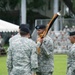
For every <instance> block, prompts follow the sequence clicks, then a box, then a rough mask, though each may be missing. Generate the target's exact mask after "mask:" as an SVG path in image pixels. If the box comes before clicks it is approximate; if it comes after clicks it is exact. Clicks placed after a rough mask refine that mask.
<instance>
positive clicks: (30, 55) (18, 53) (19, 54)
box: [7, 37, 38, 75]
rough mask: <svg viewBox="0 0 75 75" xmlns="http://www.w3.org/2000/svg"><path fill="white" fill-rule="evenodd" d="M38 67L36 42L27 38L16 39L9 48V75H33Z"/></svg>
mask: <svg viewBox="0 0 75 75" xmlns="http://www.w3.org/2000/svg"><path fill="white" fill-rule="evenodd" d="M37 67H38V60H37V52H36V44H35V42H33V41H32V40H31V39H28V38H25V37H20V38H17V39H15V40H14V41H13V42H12V43H11V45H10V46H9V48H8V54H7V68H8V75H32V72H35V71H36V70H37Z"/></svg>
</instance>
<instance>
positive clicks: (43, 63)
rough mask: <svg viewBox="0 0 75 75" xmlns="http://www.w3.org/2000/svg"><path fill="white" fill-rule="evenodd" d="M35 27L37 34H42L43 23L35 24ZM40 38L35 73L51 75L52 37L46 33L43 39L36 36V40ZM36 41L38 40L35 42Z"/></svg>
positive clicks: (52, 57) (52, 58)
mask: <svg viewBox="0 0 75 75" xmlns="http://www.w3.org/2000/svg"><path fill="white" fill-rule="evenodd" d="M35 28H36V29H37V33H38V35H40V34H42V33H43V31H44V30H45V28H46V26H45V25H37V26H36V27H35ZM38 40H40V42H39V46H40V44H41V43H42V44H41V46H40V53H38V61H39V63H38V65H39V69H38V73H37V75H52V73H53V70H54V53H53V50H54V46H53V41H52V39H51V38H50V37H49V36H48V35H47V36H46V37H44V38H43V39H41V38H38V39H37V41H38ZM37 43H38V42H37Z"/></svg>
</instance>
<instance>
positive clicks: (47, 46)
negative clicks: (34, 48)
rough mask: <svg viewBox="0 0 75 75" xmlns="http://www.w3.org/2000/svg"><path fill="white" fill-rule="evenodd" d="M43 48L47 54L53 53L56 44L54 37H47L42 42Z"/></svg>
mask: <svg viewBox="0 0 75 75" xmlns="http://www.w3.org/2000/svg"><path fill="white" fill-rule="evenodd" d="M42 48H43V49H42V50H43V51H44V53H45V54H46V55H47V56H48V55H50V54H53V51H54V45H53V41H52V39H45V40H44V41H43V43H42Z"/></svg>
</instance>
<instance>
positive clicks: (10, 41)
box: [9, 24, 27, 44]
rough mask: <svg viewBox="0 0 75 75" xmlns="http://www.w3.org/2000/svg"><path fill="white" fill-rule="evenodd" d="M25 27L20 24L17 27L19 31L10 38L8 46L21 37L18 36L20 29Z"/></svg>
mask: <svg viewBox="0 0 75 75" xmlns="http://www.w3.org/2000/svg"><path fill="white" fill-rule="evenodd" d="M25 25H26V24H21V25H20V26H19V31H18V33H17V34H16V35H14V36H12V37H11V38H10V39H9V44H11V43H12V42H13V41H14V40H15V39H17V38H20V37H21V35H20V28H21V27H22V26H25ZM26 26H27V25H26Z"/></svg>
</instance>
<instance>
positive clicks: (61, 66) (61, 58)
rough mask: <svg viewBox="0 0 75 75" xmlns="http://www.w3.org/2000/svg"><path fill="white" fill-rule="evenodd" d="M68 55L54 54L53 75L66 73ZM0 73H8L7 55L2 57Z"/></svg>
mask: <svg viewBox="0 0 75 75" xmlns="http://www.w3.org/2000/svg"><path fill="white" fill-rule="evenodd" d="M66 59H67V56H66V55H55V56H54V73H53V75H66V67H67V66H66V65H67V61H66ZM0 75H7V67H6V56H2V57H0Z"/></svg>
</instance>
